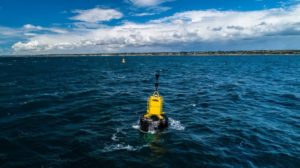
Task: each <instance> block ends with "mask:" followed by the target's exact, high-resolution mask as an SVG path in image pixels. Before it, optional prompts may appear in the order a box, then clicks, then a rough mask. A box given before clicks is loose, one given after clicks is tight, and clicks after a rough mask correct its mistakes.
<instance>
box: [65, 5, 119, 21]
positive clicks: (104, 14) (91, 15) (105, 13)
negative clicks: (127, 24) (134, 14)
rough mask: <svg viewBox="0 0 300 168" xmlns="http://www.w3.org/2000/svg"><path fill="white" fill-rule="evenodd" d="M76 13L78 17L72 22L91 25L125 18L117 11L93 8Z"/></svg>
mask: <svg viewBox="0 0 300 168" xmlns="http://www.w3.org/2000/svg"><path fill="white" fill-rule="evenodd" d="M74 12H75V13H77V14H78V15H76V16H74V17H72V18H71V19H72V20H79V21H83V22H90V23H97V22H103V21H110V20H112V19H120V18H122V17H123V14H122V13H121V12H119V11H117V10H115V9H102V8H93V9H88V10H76V11H74Z"/></svg>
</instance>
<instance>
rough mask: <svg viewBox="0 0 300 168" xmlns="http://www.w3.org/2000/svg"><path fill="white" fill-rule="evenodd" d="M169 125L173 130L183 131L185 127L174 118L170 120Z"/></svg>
mask: <svg viewBox="0 0 300 168" xmlns="http://www.w3.org/2000/svg"><path fill="white" fill-rule="evenodd" d="M169 125H170V128H171V129H174V130H178V131H183V130H185V127H184V126H183V125H182V124H181V123H180V121H176V120H174V119H173V118H169Z"/></svg>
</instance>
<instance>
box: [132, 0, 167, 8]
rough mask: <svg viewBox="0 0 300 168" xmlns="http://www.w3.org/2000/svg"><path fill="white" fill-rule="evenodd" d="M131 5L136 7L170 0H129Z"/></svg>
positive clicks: (155, 4) (154, 4)
mask: <svg viewBox="0 0 300 168" xmlns="http://www.w3.org/2000/svg"><path fill="white" fill-rule="evenodd" d="M129 1H130V2H131V3H132V4H133V5H135V6H138V7H150V6H157V5H160V4H162V3H164V2H167V1H170V0H129Z"/></svg>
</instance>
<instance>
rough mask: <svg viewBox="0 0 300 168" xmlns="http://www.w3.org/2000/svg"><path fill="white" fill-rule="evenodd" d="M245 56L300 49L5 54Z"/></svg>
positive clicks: (56, 55)
mask: <svg viewBox="0 0 300 168" xmlns="http://www.w3.org/2000/svg"><path fill="white" fill-rule="evenodd" d="M222 55H225V56H243V55H300V50H241V51H187V52H186V51H182V52H126V53H86V54H84V53H83V54H33V55H3V56H16V57H26V56H49V57H51V56H53V57H64V56H66V57H67V56H72V57H73V56H222Z"/></svg>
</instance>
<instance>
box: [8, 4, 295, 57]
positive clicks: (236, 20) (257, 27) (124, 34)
mask: <svg viewBox="0 0 300 168" xmlns="http://www.w3.org/2000/svg"><path fill="white" fill-rule="evenodd" d="M287 34H289V35H295V36H297V35H298V36H300V5H299V6H293V7H291V8H277V9H268V10H260V11H218V10H204V11H187V12H181V13H177V14H174V15H172V16H170V17H164V18H161V19H157V20H152V21H149V22H147V23H144V24H137V23H132V22H126V23H124V24H123V25H120V26H113V27H100V28H96V29H86V30H84V31H83V30H82V29H81V30H73V31H70V32H68V33H65V34H55V35H53V34H44V35H38V36H35V37H32V38H30V39H29V40H28V41H25V42H18V43H16V44H14V45H13V46H12V48H13V50H14V51H15V52H16V53H24V51H26V52H31V53H54V52H56V53H60V52H73V51H82V52H91V51H94V52H112V51H113V52H117V51H128V50H129V49H130V50H133V51H141V49H145V48H147V49H151V48H160V49H162V48H164V49H170V48H172V47H173V49H175V50H176V49H177V50H178V49H179V48H180V47H182V46H184V45H185V44H191V45H195V44H213V45H218V44H220V43H226V42H230V41H238V40H244V39H263V38H264V37H270V36H272V37H277V36H286V35H287Z"/></svg>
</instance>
